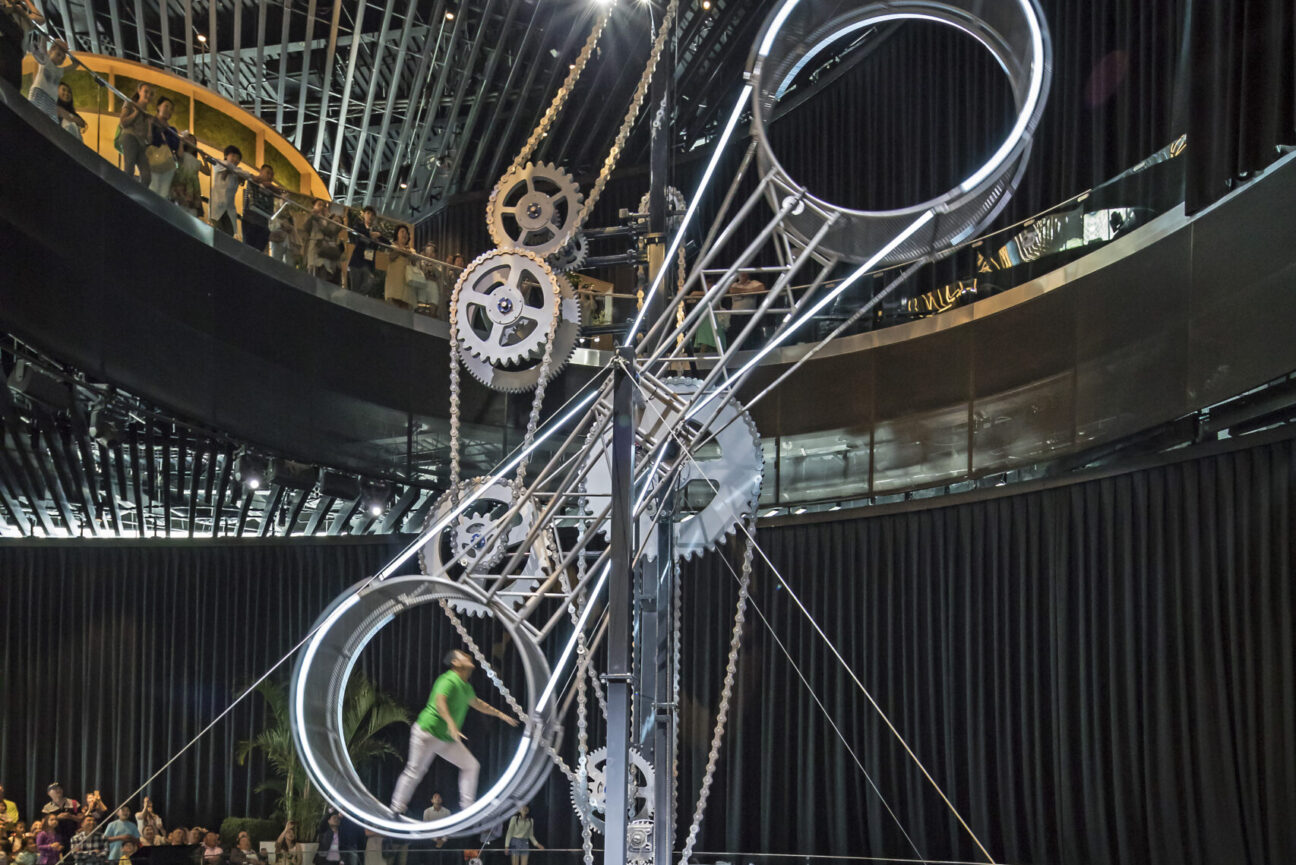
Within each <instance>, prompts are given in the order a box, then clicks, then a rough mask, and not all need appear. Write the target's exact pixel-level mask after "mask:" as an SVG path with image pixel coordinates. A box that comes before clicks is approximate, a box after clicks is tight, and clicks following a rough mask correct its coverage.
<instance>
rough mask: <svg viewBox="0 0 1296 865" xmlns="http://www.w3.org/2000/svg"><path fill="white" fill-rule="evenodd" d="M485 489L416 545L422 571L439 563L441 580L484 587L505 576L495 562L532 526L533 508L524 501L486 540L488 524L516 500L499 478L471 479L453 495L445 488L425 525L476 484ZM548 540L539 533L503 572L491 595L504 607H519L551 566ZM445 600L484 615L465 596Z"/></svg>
mask: <svg viewBox="0 0 1296 865" xmlns="http://www.w3.org/2000/svg"><path fill="white" fill-rule="evenodd" d="M483 485H484V486H485V487H486V490H485V491H484V492H483V493H482V495H481V496H480V497H479V498H478V499H477V500H475V501H474V502H473V503H472V504H471V505H469V506H468V507H467V508H465V509H464V511H463V513H461V514H459V516H457V517H455V518H454V519H453V520H452V521H451V522H450V524H449V525H448V526H446V527H445V528H444V529H442V530H441V531H440V532H439V533H438V534H437V536H436V537H434V538H431V539H429V540H428V542H427V543H426V544H424V545H423V548H422V549H421V550H419V565H420V567H421V568H422V570H423V573H424V574H427V575H429V576H435V575H439V574H441V569H442V568H443V567H444V568H445V573H444V576H445V577H446V579H450V580H455V581H456V582H470V583H472V584H474V585H475V586H476V587H477V588H479V589H481V590H482V591H484V592H485V591H489V590H490V588H491V586H492V585H493V584H494V583H495V581H496V580H497V579H498V578H499V577H501V576H505V574H502V573H501V572H500V571H501V567H502V566H503V565H505V564H507V562H508V560H509V559H511V558H512V557H513V554H514V553H516V552H517V551H518V550H519V549H521V548H522V545H523V544H524V543H525V541H526V537H527V535H528V534H530V532H531V527H532V526H534V525H535V519H536V507H535V505H534V504H533V503H531V502H527V503H526V504H525V505H523V507H522V509H521V510H520V511H518V513H517V514H516V515H514V517H513V519H512V520H510V521H509V524H508V526H507V527H505V528H504V529H503V531H502V532H500V533H499V536H498V537H496V538H494V539H492V535H494V534H495V530H494V526H495V523H496V521H497V520H499V518H500V517H502V516H504V514H505V513H507V512H508V511H509V509H510V508H512V507H513V505H514V503H515V501H516V499H515V497H514V494H513V488H512V487H511V486H509V485H508V483H506V482H504V481H492V480H491V479H490V478H474V479H472V480H469V481H464V482H463V483H461V484H460V485H459V494H458V496H453V495H451V494H450V493H446V494H445V495H444V496H442V497H441V499H440V500H439V501H438V502H437V503H436V505H435V506H434V507H433V508H432V510H431V511H430V512H429V513H428V517H427V523H426V525H425V527H426V526H431V525H433V524H435V523H436V522H437V521H439V520H441V519H442V518H443V517H445V515H446V514H448V513H450V512H451V511H452V510H453V509H454V503H455V501H456V500H457V499H462V498H463V497H464V496H466V495H470V494H471V493H473V492H475V491H476V490H478V489H480V488H481V487H482V486H483ZM553 559H554V556H553V542H552V537H551V535H550V531H549V530H548V529H545V530H544V531H542V532H540V534H539V535H538V536H537V537H536V539H535V541H534V542H533V543H532V544H531V546H530V547H529V548H528V549H527V550H526V554H525V555H524V556H522V558H521V562H520V564H519V565H518V566H517V567H515V568H513V569H512V570H511V571H510V572H509V573H508V574H507V576H508V577H509V578H510V582H508V583H507V584H506V585H505V587H504V589H503V591H502V592H500V593H499V594H497V595H496V599H497V600H498V601H499V602H500V603H501V604H502V605H504V606H507V607H509V608H511V609H514V610H516V609H517V608H518V607H520V606H522V602H523V601H524V600H525V593H528V592H531V591H533V590H534V589H535V588H536V586H538V585H539V584H540V580H541V579H543V578H544V577H545V576H546V574H547V572H548V571H549V570H551V569H552V567H553ZM450 605H451V606H452V607H454V609H456V610H457V611H459V612H461V613H466V614H468V615H473V616H484V615H486V608H485V607H483V606H481V605H480V604H475V603H472V602H471V601H466V600H452V601H450Z"/></svg>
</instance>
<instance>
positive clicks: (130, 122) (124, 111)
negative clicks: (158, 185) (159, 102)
mask: <svg viewBox="0 0 1296 865" xmlns="http://www.w3.org/2000/svg"><path fill="white" fill-rule="evenodd" d="M153 94H154V90H153V85H152V84H140V85H139V87H137V88H135V94H134V95H133V96H132V97H131V98H130V99H129V100H128V101H126V102H123V103H122V107H121V122H120V124H119V125H118V130H117V149H118V150H120V151H121V154H122V170H123V171H125V172H126V176H127V177H134V176H135V173H136V171H138V172H139V182H140V183H142V184H144V185H145V186H148V185H149V183H150V182H152V180H153V171H152V169H151V168H149V161H148V153H147V152H146V151H147V150H148V148H149V145H150V144H151V143H152V142H153V115H152V114H151V113H150V112H149V103H150V102H152V101H153Z"/></svg>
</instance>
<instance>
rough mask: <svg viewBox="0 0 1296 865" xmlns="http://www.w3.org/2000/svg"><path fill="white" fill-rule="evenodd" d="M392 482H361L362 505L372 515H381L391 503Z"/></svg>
mask: <svg viewBox="0 0 1296 865" xmlns="http://www.w3.org/2000/svg"><path fill="white" fill-rule="evenodd" d="M391 495H392V488H391V484H384V483H379V482H376V481H365V482H363V483H361V484H360V507H361V508H362V509H363V510H364V512H365V513H367V514H368V515H369V516H371V517H380V516H382V515H383V511H385V510H387V505H388V504H390V503H391Z"/></svg>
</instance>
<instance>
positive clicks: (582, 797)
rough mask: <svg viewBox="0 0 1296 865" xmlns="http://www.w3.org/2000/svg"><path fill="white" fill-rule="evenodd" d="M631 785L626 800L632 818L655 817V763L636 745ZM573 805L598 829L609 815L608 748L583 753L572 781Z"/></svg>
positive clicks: (631, 760)
mask: <svg viewBox="0 0 1296 865" xmlns="http://www.w3.org/2000/svg"><path fill="white" fill-rule="evenodd" d="M629 775H630V779H629V780H630V786H629V789H628V790H627V792H626V801H627V802H628V803H629V805H630V809H629V810H630V813H629V815H628V816H629V817H630V819H631V820H632V821H638V820H651V819H652V817H653V813H654V811H655V809H656V806H655V799H654V790H655V786H656V785H655V781H654V776H653V768H652V764H651V763H649V762H648V760H647V759H646V758H645V757H644V756H643V755H642V754H640V753H639V751H638V750H637V749H635V748H631V749H630V773H629ZM571 794H572V805H573V806H574V807H575V808H576V813H577V814H578V815H582V816H583V817H584V818H585V819H586V820H588V821H589V824H590V826H592V827H593V828H594V829H595V830H597V831H598V832H602V831H603V830H604V825H605V824H604V818H605V817H606V816H607V748H597V749H595V750H593V751H590V752H589V753H588V754H586V755H585V756H583V757H581V760H580V763H579V764H578V765H577V766H576V774H575V777H573V778H572V782H571Z"/></svg>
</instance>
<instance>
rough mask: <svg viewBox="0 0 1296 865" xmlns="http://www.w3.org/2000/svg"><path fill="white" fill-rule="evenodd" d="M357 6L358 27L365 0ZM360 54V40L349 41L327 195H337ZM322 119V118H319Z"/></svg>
mask: <svg viewBox="0 0 1296 865" xmlns="http://www.w3.org/2000/svg"><path fill="white" fill-rule="evenodd" d="M359 4H360V5H359V6H358V8H357V9H356V15H355V18H354V20H353V22H352V26H353V27H355V28H359V27H360V26H361V25H362V24H363V23H364V12H365V6H366V5H367V3H366V0H359ZM359 56H360V41H359V40H355V41H353V42H352V43H351V51H350V52H349V54H348V55H347V65H346V76H345V77H344V78H343V81H342V106H341V107H340V108H339V109H338V122H337V137H336V138H335V140H334V142H333V167H332V169H330V171H329V178H328V191H329V196H330V197H334V196H336V195H337V180H338V166H339V165H341V162H342V144H343V141H344V140H345V135H346V125H345V119H346V113H347V106H348V105H350V103H351V83H352V82H353V81H354V80H355V70H356V61H357V60H358V59H359ZM321 120H323V118H321Z"/></svg>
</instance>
